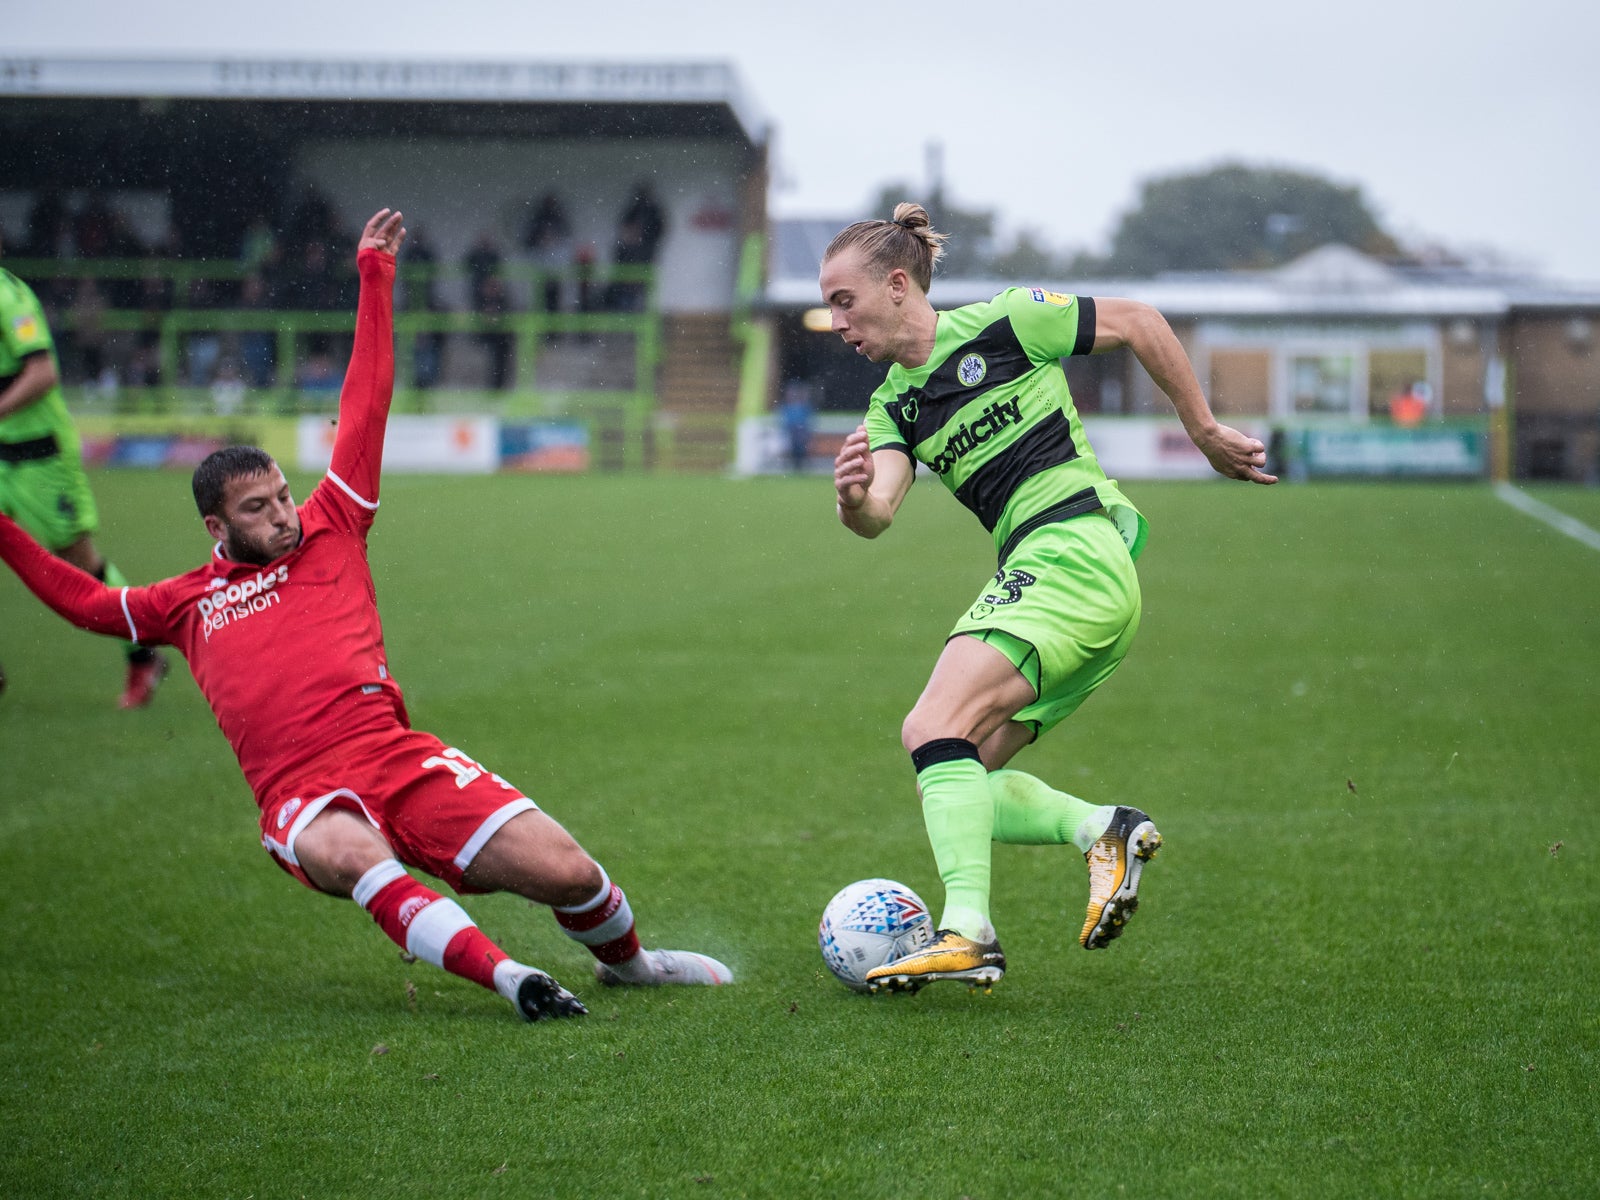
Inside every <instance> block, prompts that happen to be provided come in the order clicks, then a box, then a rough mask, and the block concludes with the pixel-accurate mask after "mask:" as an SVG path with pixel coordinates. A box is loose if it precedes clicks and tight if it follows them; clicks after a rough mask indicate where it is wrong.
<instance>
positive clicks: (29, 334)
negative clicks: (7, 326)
mask: <svg viewBox="0 0 1600 1200" xmlns="http://www.w3.org/2000/svg"><path fill="white" fill-rule="evenodd" d="M11 332H12V333H13V334H14V335H16V339H17V341H19V342H31V341H33V340H34V339H35V338H37V337H38V336H39V322H38V321H36V320H35V319H34V317H33V314H32V313H23V314H21V315H20V316H17V317H13V318H12V319H11Z"/></svg>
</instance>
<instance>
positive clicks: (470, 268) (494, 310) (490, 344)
mask: <svg viewBox="0 0 1600 1200" xmlns="http://www.w3.org/2000/svg"><path fill="white" fill-rule="evenodd" d="M462 261H463V265H464V266H465V267H466V271H467V294H468V297H469V299H470V300H471V302H472V311H473V312H475V313H477V314H479V315H480V316H484V317H489V318H493V319H494V320H493V326H492V327H491V328H490V329H487V330H485V331H483V332H482V333H479V334H477V335H476V336H477V340H478V343H479V344H480V345H482V346H483V347H484V349H486V350H487V351H488V352H489V380H488V386H489V387H491V388H493V389H495V390H496V391H499V390H501V389H502V388H504V387H505V386H506V385H507V384H508V383H509V382H510V378H511V335H510V334H509V333H507V332H505V330H504V329H503V328H501V324H502V322H501V320H500V319H501V318H503V317H504V316H505V314H506V313H508V312H510V311H511V294H510V292H509V291H508V290H507V289H506V281H505V279H504V277H503V276H502V275H501V273H500V270H501V267H502V265H503V264H504V261H505V260H504V259H503V258H502V257H501V254H500V248H499V246H498V245H496V244H495V240H494V237H493V236H492V235H490V234H487V233H484V234H480V235H479V237H478V240H477V241H476V242H474V243H473V244H472V248H471V249H470V250H468V251H467V256H466V258H465V259H464V260H462Z"/></svg>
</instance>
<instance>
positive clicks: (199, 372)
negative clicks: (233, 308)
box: [183, 279, 222, 387]
mask: <svg viewBox="0 0 1600 1200" xmlns="http://www.w3.org/2000/svg"><path fill="white" fill-rule="evenodd" d="M184 307H186V308H190V309H197V310H202V311H203V310H205V309H211V308H216V307H217V287H216V284H215V283H213V282H212V281H211V280H209V279H191V280H190V281H189V287H188V303H187V304H186V305H185V306H184ZM183 357H184V380H185V382H186V383H188V385H189V386H190V387H210V386H211V383H212V381H213V380H214V379H216V377H217V366H218V364H219V363H220V362H221V361H222V336H221V335H220V334H219V333H218V332H217V331H216V330H215V329H204V328H202V329H196V330H193V331H191V332H189V333H187V334H185V335H184V339H183Z"/></svg>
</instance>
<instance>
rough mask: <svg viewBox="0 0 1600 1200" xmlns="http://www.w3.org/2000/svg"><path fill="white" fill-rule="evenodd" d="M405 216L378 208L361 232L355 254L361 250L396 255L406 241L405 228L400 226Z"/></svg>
mask: <svg viewBox="0 0 1600 1200" xmlns="http://www.w3.org/2000/svg"><path fill="white" fill-rule="evenodd" d="M404 220H405V214H403V213H397V212H390V211H389V210H388V209H387V208H380V209H379V210H378V211H377V212H375V213H373V214H372V220H370V221H368V222H367V227H366V228H365V229H363V230H362V231H361V241H360V242H358V243H357V244H356V252H357V253H358V254H359V253H360V252H361V251H363V250H378V251H381V252H383V253H384V254H398V253H400V247H401V245H402V244H403V243H404V242H405V240H406V227H405V226H404V225H402V224H401V222H402V221H404Z"/></svg>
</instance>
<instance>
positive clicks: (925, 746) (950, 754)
mask: <svg viewBox="0 0 1600 1200" xmlns="http://www.w3.org/2000/svg"><path fill="white" fill-rule="evenodd" d="M964 758H970V759H972V760H973V761H974V762H982V761H983V760H982V759H981V758H980V757H979V756H978V748H977V747H976V746H974V745H973V744H972V743H971V742H969V741H967V739H966V738H934V739H933V741H931V742H923V743H922V745H920V746H918V747H917V748H916V749H915V750H913V751H912V752H911V765H912V766H913V767H915V768H916V769H917V774H918V775H921V774H922V773H923V772H924V771H926V770H927V769H928V768H929V767H931V766H933V765H934V764H935V763H947V762H960V761H961V760H962V759H964Z"/></svg>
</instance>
